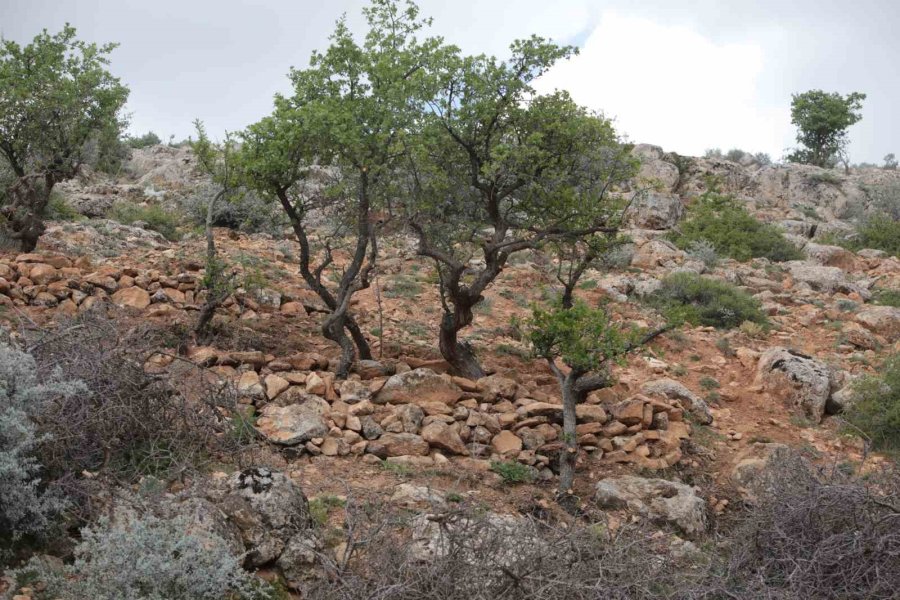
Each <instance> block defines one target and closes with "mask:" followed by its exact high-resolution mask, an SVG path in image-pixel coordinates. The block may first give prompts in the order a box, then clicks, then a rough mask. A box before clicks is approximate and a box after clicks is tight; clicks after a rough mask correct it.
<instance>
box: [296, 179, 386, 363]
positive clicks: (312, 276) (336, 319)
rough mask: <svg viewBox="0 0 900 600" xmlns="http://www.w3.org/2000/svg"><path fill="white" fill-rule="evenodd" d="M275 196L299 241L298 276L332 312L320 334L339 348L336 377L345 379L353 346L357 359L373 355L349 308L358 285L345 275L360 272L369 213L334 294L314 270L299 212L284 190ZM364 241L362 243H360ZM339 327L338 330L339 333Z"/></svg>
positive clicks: (366, 240)
mask: <svg viewBox="0 0 900 600" xmlns="http://www.w3.org/2000/svg"><path fill="white" fill-rule="evenodd" d="M278 199H279V201H280V202H281V205H282V208H284V210H285V212H286V213H287V215H288V217H289V218H290V221H291V227H292V228H293V230H294V234H295V236H296V238H297V242H298V243H299V244H300V275H301V276H302V277H303V279H304V281H306V284H307V285H308V286H309V287H310V289H311V290H312V291H314V292H315V293H316V295H318V296H319V298H320V299H321V300H322V302H323V303H324V304H325V306H327V307H328V308H329V310H331V315H329V317H328V319H326V322H325V324H323V326H322V334H323V335H324V336H325V337H326V338H327V339H329V340H331V341H333V342H335V343H337V344H338V345H339V346H340V347H341V362H340V365H339V367H338V376H339V377H341V378H346V376H347V374H349V372H350V366H351V365H352V363H353V359H354V358H355V355H356V353H355V352H354V349H353V346H354V345H355V346H356V350H357V351H358V353H359V358H361V359H363V360H369V359H371V358H372V349H371V347H370V346H369V342H368V341H367V340H366V336H365V334H363V332H362V329H361V328H360V327H359V324H358V323H357V322H356V319H355V318H354V317H353V315H352V314H351V313H350V312H349V309H348V307H349V300H350V296H352V295H353V293H355V292H356V291H357V289H359V288H358V286H354V284H353V282H352V281H349V280H348V279H347V277H348V274H350V275H352V276H350V277H349V279H353V278H355V277H356V276H357V275H358V274H359V271H360V268H361V261H358V260H357V257H358V256H359V255H360V253H362V255H363V256H364V255H365V250H366V247H368V245H369V238H370V237H371V236H370V234H371V231H370V229H369V220H368V216H365V219H364V221H365V227H366V231H365V234H363V228H362V227H361V228H360V236H362V238H363V239H358V244H357V252H356V256H355V257H354V261H353V264H352V265H351V269H348V271H347V272H346V273H345V279H344V280H342V282H341V288H340V289H339V290H338V291H337V297H336V296H335V294H332V293H331V292H330V291H329V290H328V288H327V287H325V285H324V284H323V283H322V281H321V272H318V271H320V269H317V272H314V271H313V269H312V267H311V265H310V262H311V260H312V257H311V252H310V245H309V238H308V236H307V234H306V229H305V226H304V223H303V217H302V215H301V214H299V213H298V212H297V210H296V209H295V208H294V205H293V204H291V201H290V199H289V198H288V196H287V192H286V191H285V190H282V191H281V192H280V193H278ZM363 212H365V213H366V215H367V214H368V205H367V204H366V207H365V210H360V213H363ZM361 218H362V217H361ZM363 241H364V242H365V243H363ZM360 247H361V249H360ZM353 270H355V272H353ZM345 282H346V283H345ZM338 329H340V331H339V332H338ZM344 329H346V330H347V331H349V332H350V336H351V338H352V343H351V342H350V338H348V337H347V334H346V333H345V332H344V331H343V330H344ZM346 344H350V350H349V352H348V351H347V348H346ZM340 373H343V375H341V374H340Z"/></svg>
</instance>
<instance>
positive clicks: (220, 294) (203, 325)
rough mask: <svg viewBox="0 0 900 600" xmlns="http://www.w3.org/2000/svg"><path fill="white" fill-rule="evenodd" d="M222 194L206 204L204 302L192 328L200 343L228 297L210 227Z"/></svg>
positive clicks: (223, 274) (223, 193)
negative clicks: (195, 324)
mask: <svg viewBox="0 0 900 600" xmlns="http://www.w3.org/2000/svg"><path fill="white" fill-rule="evenodd" d="M224 195H225V190H224V189H223V190H221V191H220V192H219V193H217V194H216V195H215V196H213V197H212V198H211V199H210V201H209V203H208V204H207V205H206V302H204V303H203V307H202V308H201V309H200V314H199V316H198V317H197V326H196V327H195V328H194V335H195V336H196V337H197V339H198V340H200V341H201V343H203V342H205V341H206V337H207V333H208V328H209V324H210V322H212V319H213V317H214V316H215V315H216V311H217V310H218V309H219V306H221V305H222V303H223V302H225V299H226V298H227V297H228V290H227V289H226V288H227V284H226V282H225V273H224V272H223V269H222V265H219V264H218V260H217V252H216V238H215V236H214V235H213V229H212V225H213V215H214V214H215V207H216V203H217V202H218V201H219V199H220V198H222V197H223V196H224Z"/></svg>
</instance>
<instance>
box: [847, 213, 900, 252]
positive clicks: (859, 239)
mask: <svg viewBox="0 0 900 600" xmlns="http://www.w3.org/2000/svg"><path fill="white" fill-rule="evenodd" d="M856 234H857V235H856V237H855V238H854V239H852V240H851V241H850V242H849V244H847V246H849V248H850V249H851V250H858V249H862V248H874V249H875V250H883V251H884V252H887V253H888V254H891V255H892V256H900V221H897V220H893V219H890V218H887V215H878V216H875V217H872V218H869V219H866V220H865V221H863V222H862V223H861V224H860V225H859V226H857V228H856Z"/></svg>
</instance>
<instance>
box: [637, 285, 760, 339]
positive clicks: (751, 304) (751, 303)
mask: <svg viewBox="0 0 900 600" xmlns="http://www.w3.org/2000/svg"><path fill="white" fill-rule="evenodd" d="M646 301H647V303H648V304H649V305H650V306H652V307H653V308H655V309H657V310H658V311H660V312H661V313H662V314H663V315H665V316H666V318H667V319H668V320H669V321H670V322H673V323H684V322H686V323H690V324H692V325H709V326H713V327H718V328H722V329H730V328H732V327H738V326H740V325H741V323H743V322H744V321H751V322H753V323H757V324H759V325H767V324H768V321H767V319H766V316H765V315H764V314H763V312H762V310H761V307H760V303H759V301H758V300H756V299H755V298H753V297H752V296H750V295H749V294H747V293H746V292H743V291H741V290H739V289H738V288H737V287H735V286H733V285H731V284H730V283H726V282H724V281H719V280H717V279H711V278H709V277H701V276H699V275H697V274H696V273H674V274H672V275H669V276H668V277H666V278H665V279H664V280H663V282H662V287H660V288H659V289H658V290H657V291H656V292H654V293H653V294H650V295H649V296H648V297H647V300H646Z"/></svg>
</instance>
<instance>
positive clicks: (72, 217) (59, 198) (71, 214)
mask: <svg viewBox="0 0 900 600" xmlns="http://www.w3.org/2000/svg"><path fill="white" fill-rule="evenodd" d="M44 216H45V217H46V218H47V219H49V220H51V221H81V220H83V219H84V218H85V217H84V215H82V214H81V213H79V212H78V211H77V210H75V209H74V208H72V206H71V205H70V204H69V203H68V202H66V198H65V196H63V195H62V194H60V193H59V192H57V191H56V190H54V191H53V192H51V193H50V202H49V203H47V209H46V211H45V215H44Z"/></svg>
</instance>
